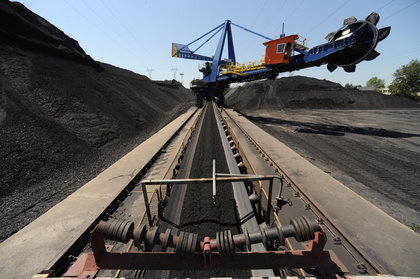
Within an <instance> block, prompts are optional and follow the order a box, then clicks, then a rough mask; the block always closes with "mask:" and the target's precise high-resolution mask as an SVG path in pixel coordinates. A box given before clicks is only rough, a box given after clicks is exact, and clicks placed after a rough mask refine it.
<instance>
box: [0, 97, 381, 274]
mask: <svg viewBox="0 0 420 279" xmlns="http://www.w3.org/2000/svg"><path fill="white" fill-rule="evenodd" d="M234 113H235V112H234V111H228V110H225V109H223V108H219V107H217V106H216V105H215V104H213V103H211V102H207V103H206V105H205V106H204V107H203V108H202V109H196V110H194V111H191V112H190V114H189V115H188V116H184V118H185V119H184V121H181V122H178V123H177V124H176V125H178V126H176V127H174V128H172V129H170V131H169V132H168V133H167V134H166V135H165V136H166V138H167V140H161V143H160V144H159V145H158V146H153V148H154V151H153V152H151V153H150V152H149V153H150V154H149V159H148V160H143V161H142V165H141V166H139V167H137V168H136V171H135V172H133V173H131V174H130V177H129V179H127V180H125V181H126V182H124V183H126V184H124V183H122V184H124V185H122V186H121V187H120V189H121V190H120V191H119V192H116V194H115V195H114V196H113V197H112V198H110V199H109V201H108V204H106V206H103V209H102V210H100V211H98V212H100V214H98V216H96V218H94V220H92V221H89V222H86V224H85V225H84V226H85V227H84V228H83V233H81V234H80V235H79V236H77V237H74V238H73V241H72V243H71V244H70V245H67V246H66V247H65V249H64V248H63V249H61V250H60V251H58V252H55V253H56V255H54V257H53V259H54V260H53V261H49V262H48V264H47V265H44V266H43V267H44V269H47V270H46V271H41V270H39V271H41V272H40V273H39V274H38V276H39V277H42V276H45V277H47V276H50V277H51V276H62V277H65V278H66V277H72V278H73V277H78V278H92V277H94V276H97V277H130V278H137V277H238V276H241V277H251V276H253V277H268V276H270V277H272V276H321V277H329V276H335V275H336V274H337V275H339V276H344V275H346V274H352V275H376V274H381V273H385V272H387V270H384V268H383V266H381V265H380V264H378V263H377V261H376V260H375V259H373V258H372V257H370V256H369V255H368V254H367V253H366V252H365V251H364V250H363V248H362V247H359V245H358V243H357V242H355V241H354V240H353V239H352V237H351V236H350V235H348V233H347V232H346V231H345V230H343V229H342V228H341V226H340V225H337V224H336V220H334V218H332V217H331V215H330V214H329V213H328V212H324V210H323V208H322V207H321V206H320V205H319V202H318V201H317V200H315V199H314V198H313V196H312V195H311V193H308V192H307V191H305V189H303V188H302V187H301V185H299V182H296V181H295V179H294V178H293V176H292V175H290V173H287V171H286V170H285V169H284V168H283V167H282V166H281V165H279V164H278V162H277V161H276V160H275V159H274V158H272V156H271V155H270V154H271V150H265V148H264V147H263V146H262V145H260V144H259V143H258V139H257V138H255V136H254V135H252V134H250V133H249V132H247V130H246V129H244V127H242V126H241V125H242V124H241V123H238V121H237V120H235V117H234V115H233V114H234ZM137 155H138V154H137ZM120 176H121V175H120ZM120 176H115V177H112V178H110V179H109V180H108V181H111V180H113V179H118V178H119V177H120ZM101 182H103V181H101ZM302 216H305V218H303V217H302ZM291 219H292V221H291V225H288V223H289V220H291ZM101 220H102V221H101ZM309 220H312V221H315V220H316V222H312V221H309ZM100 221H101V222H100ZM98 224H99V225H98ZM104 236H105V240H102V239H103V237H104ZM89 237H90V239H89ZM292 237H294V238H292ZM98 239H99V240H98ZM206 239H207V240H206ZM200 240H202V241H200ZM206 241H207V242H206ZM323 241H324V242H325V243H324V242H323ZM321 242H322V243H323V244H322V245H325V249H326V250H325V251H327V250H328V251H330V252H328V253H327V254H325V255H327V257H328V262H329V265H325V263H322V264H321V261H320V258H318V259H317V258H314V254H311V255H312V256H311V257H312V258H311V257H309V256H308V261H307V262H305V263H304V264H301V263H299V261H297V263H296V264H290V262H291V261H292V262H293V261H294V260H295V259H296V258H293V257H294V256H295V257H296V256H297V255H298V254H299V255H300V256H302V254H303V255H305V253H306V252H305V251H307V252H308V253H309V254H310V252H311V253H314V251H312V250H311V249H315V248H314V247H315V246H316V245H321V244H319V243H321ZM102 243H103V245H105V248H104V249H102V248H101V245H102ZM206 243H207V244H206ZM206 245H207V246H206ZM314 245H315V246H314ZM188 247H189V248H188ZM210 247H211V248H210ZM101 249H102V250H101ZM105 249H106V250H105ZM206 249H207V250H206ZM210 249H211V250H212V251H218V252H219V253H216V254H211V253H210ZM0 250H1V247H0ZM99 250H101V257H102V258H101V257H99V256H98V254H95V253H97V252H98V251H99ZM321 250H323V249H321ZM107 251H108V252H107ZM110 251H111V252H110ZM112 251H118V253H114V254H112ZM139 251H146V252H143V253H139ZM202 251H204V254H200V253H201V252H202ZM206 251H207V252H208V253H210V254H206V253H207V252H206ZM235 251H236V252H235ZM247 251H248V252H247ZM267 251H268V252H267ZM270 251H271V252H270ZM302 251H303V252H302ZM92 252H93V254H92ZM273 252H274V254H273ZM321 252H322V253H323V251H321ZM321 252H319V253H321ZM194 253H196V254H197V255H196V256H195V257H194V256H192V255H193V254H194ZM258 253H259V254H258ZM187 254H189V256H188V255H187ZM198 254H200V255H207V257H211V255H213V256H212V257H213V258H212V260H210V263H211V262H212V261H213V262H212V263H211V266H213V267H214V268H211V267H209V260H208V259H207V260H206V256H205V260H204V261H205V263H206V264H207V268H199V266H200V265H201V264H202V263H201V262H200V261H198V260H197V259H196V258H198V257H199V259H200V260H201V259H202V256H200V255H198ZM286 254H287V255H286ZM309 254H308V255H309ZM180 255H181V256H180ZM258 255H259V256H258ZM317 255H318V256H319V257H321V254H317ZM322 255H324V254H322ZM124 256H126V258H124V262H123V261H122V258H119V257H124ZM106 257H109V261H106V260H103V261H102V260H101V259H104V258H106ZM113 257H114V258H113ZM129 257H132V259H134V258H135V259H137V260H136V261H131V260H127V259H129ZM141 257H146V258H141ZM148 257H149V258H148ZM179 257H181V258H179ZM247 257H249V259H248V258H247ZM254 257H255V258H254ZM258 257H259V258H258ZM264 257H265V258H264ZM270 257H278V258H275V261H274V260H273V259H271V258H270ZM282 257H291V258H290V259H292V260H290V259H289V258H287V259H289V260H288V261H285V262H284V263H283V264H281V263H280V262H279V261H281V260H282V259H283V258H282ZM110 259H113V260H112V261H111V260H110ZM140 259H141V260H140ZM285 259H286V258H285ZM139 261H142V263H139ZM160 261H161V262H160ZM270 261H272V262H275V264H270ZM226 262H230V263H228V264H226ZM324 262H325V261H324ZM102 264H103V266H106V267H107V268H100V266H101V265H102ZM118 264H120V266H119V265H118ZM244 264H248V265H247V267H249V268H244ZM323 264H324V265H323ZM318 265H319V268H317V267H318ZM89 266H90V268H89ZM188 267H190V268H188ZM230 267H231V268H230ZM331 270H332V271H333V273H334V274H332V273H331ZM3 277H4V278H8V277H5V276H3ZM13 277H14V276H13ZM10 278H12V277H10Z"/></svg>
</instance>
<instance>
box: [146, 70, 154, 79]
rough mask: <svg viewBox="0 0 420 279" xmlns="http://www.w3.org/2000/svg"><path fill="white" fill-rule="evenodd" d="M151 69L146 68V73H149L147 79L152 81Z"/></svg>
mask: <svg viewBox="0 0 420 279" xmlns="http://www.w3.org/2000/svg"><path fill="white" fill-rule="evenodd" d="M153 71H154V70H153V68H147V70H146V72H148V73H149V78H150V79H152V72H153Z"/></svg>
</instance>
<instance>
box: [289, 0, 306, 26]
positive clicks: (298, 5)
mask: <svg viewBox="0 0 420 279" xmlns="http://www.w3.org/2000/svg"><path fill="white" fill-rule="evenodd" d="M303 1H304V0H302V1H300V2H299V4H297V6H296V7H295V9H294V10H293V12H291V13H289V14H288V15H287V17H286V18H285V19H284V22H287V20H288V19H289V18H290V17H291V16H292V15H293V14H294V13H296V11H297V10H298V9H299V8H300V6H301V5H302V4H303Z"/></svg>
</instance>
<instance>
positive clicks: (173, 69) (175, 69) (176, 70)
mask: <svg viewBox="0 0 420 279" xmlns="http://www.w3.org/2000/svg"><path fill="white" fill-rule="evenodd" d="M171 71H172V72H174V80H176V72H178V68H173V67H172V68H171Z"/></svg>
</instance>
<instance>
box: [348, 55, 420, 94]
mask: <svg viewBox="0 0 420 279" xmlns="http://www.w3.org/2000/svg"><path fill="white" fill-rule="evenodd" d="M393 76H394V79H393V81H392V82H391V84H390V85H389V91H390V92H391V94H393V95H402V96H406V97H409V98H416V97H417V94H418V93H420V61H419V60H418V59H414V60H411V62H410V63H408V64H407V65H403V66H401V67H400V68H399V69H397V70H396V71H395V72H394V75H393ZM366 86H369V87H374V88H375V89H379V88H384V87H385V80H383V79H380V78H378V77H372V78H370V79H369V80H368V81H367V82H366ZM344 87H346V88H354V86H353V85H352V84H348V83H347V84H346V85H345V86H344ZM356 87H358V86H356Z"/></svg>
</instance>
